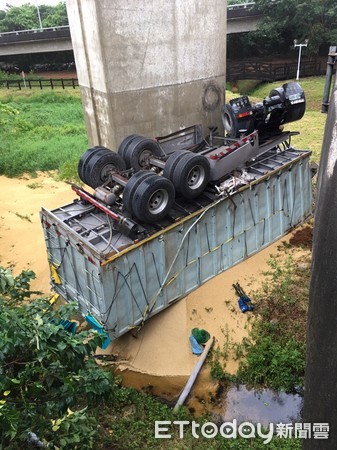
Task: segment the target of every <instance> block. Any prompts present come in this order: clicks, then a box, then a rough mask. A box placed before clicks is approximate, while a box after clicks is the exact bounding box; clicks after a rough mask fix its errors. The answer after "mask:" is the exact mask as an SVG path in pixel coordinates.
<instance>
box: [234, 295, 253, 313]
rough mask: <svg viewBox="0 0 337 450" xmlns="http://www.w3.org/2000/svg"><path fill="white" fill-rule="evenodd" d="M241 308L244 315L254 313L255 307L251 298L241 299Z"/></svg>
mask: <svg viewBox="0 0 337 450" xmlns="http://www.w3.org/2000/svg"><path fill="white" fill-rule="evenodd" d="M238 303H239V308H240V309H241V311H242V312H243V313H245V312H247V311H253V309H254V306H253V305H252V304H251V300H250V298H249V297H240V298H239V300H238Z"/></svg>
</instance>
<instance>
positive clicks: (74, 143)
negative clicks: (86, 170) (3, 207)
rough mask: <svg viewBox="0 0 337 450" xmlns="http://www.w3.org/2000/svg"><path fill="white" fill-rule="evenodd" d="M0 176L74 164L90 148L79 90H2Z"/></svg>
mask: <svg viewBox="0 0 337 450" xmlns="http://www.w3.org/2000/svg"><path fill="white" fill-rule="evenodd" d="M0 125H2V130H1V147H0V173H1V174H4V175H7V176H10V177H14V176H19V175H21V174H22V173H24V172H29V173H34V172H35V171H38V170H41V171H48V170H55V169H59V170H60V171H61V173H62V172H63V171H64V168H65V167H66V168H67V167H69V165H73V166H74V167H76V165H77V162H78V159H79V158H80V156H81V155H82V153H83V152H84V151H85V150H86V148H87V147H88V140H87V135H86V130H85V125H84V118H83V110H82V104H81V100H80V95H79V92H78V91H63V90H62V91H61V90H54V91H44V92H36V91H29V92H22V91H19V92H17V91H14V92H12V91H3V90H1V91H0Z"/></svg>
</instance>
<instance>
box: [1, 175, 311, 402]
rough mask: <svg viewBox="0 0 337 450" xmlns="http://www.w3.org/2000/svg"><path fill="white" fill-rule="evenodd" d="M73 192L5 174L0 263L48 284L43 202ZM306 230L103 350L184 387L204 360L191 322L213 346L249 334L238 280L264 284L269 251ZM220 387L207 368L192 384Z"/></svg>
mask: <svg viewBox="0 0 337 450" xmlns="http://www.w3.org/2000/svg"><path fill="white" fill-rule="evenodd" d="M74 198H75V194H74V193H73V191H72V190H71V188H70V186H69V185H67V184H66V183H63V182H57V181H55V179H54V178H53V177H51V176H48V175H46V174H39V175H38V177H37V178H30V177H28V176H24V177H22V178H20V179H14V178H13V179H10V178H6V177H3V176H1V177H0V230H1V234H0V236H1V237H0V264H1V265H2V266H4V267H8V266H12V267H13V270H14V273H15V274H17V273H19V272H20V271H21V270H22V269H27V268H29V269H32V270H34V271H35V273H36V275H37V278H36V280H34V282H33V283H32V288H33V289H34V290H41V291H43V292H44V293H48V292H50V286H49V268H48V263H47V254H46V250H45V244H44V238H43V232H42V227H41V224H40V218H39V211H40V209H41V207H42V206H44V207H46V208H48V209H53V208H56V207H59V206H61V205H64V204H66V203H68V202H70V201H72V200H73V199H74ZM304 230H305V231H304V232H301V231H298V230H297V231H295V233H291V234H289V235H288V236H286V237H285V238H282V239H281V240H280V241H278V242H276V243H274V244H273V245H271V246H269V247H267V248H265V249H264V250H262V251H260V252H259V253H258V254H256V255H254V256H252V257H251V258H249V259H248V260H246V261H244V262H242V263H240V264H238V265H237V266H235V267H232V268H231V269H229V270H227V271H226V272H224V273H222V274H220V275H218V276H216V277H215V278H213V279H212V280H210V281H208V282H207V283H206V284H204V285H203V286H202V287H200V288H199V289H198V290H196V291H194V292H192V293H191V294H189V295H188V296H187V297H186V298H184V299H183V300H181V301H179V302H177V303H176V304H175V305H173V306H171V307H170V308H168V309H166V310H165V311H163V312H161V313H160V314H158V315H157V316H155V317H153V318H152V319H150V320H149V321H148V322H146V324H145V326H144V327H143V329H142V330H141V331H140V332H139V334H138V335H137V336H132V335H131V334H127V335H124V336H122V337H121V338H119V339H118V340H116V341H115V342H114V343H113V344H111V345H110V347H109V348H108V349H107V350H106V351H105V352H104V353H107V354H109V355H111V354H113V355H114V356H115V357H116V358H117V359H118V361H119V362H118V364H117V366H116V363H114V365H115V367H117V368H118V372H119V373H120V374H121V375H122V377H123V382H124V384H125V385H132V386H135V387H137V388H140V389H143V390H145V391H149V392H151V393H154V394H156V395H161V396H166V397H167V398H170V399H172V398H173V397H175V396H177V395H178V394H179V392H180V391H181V389H182V387H183V386H184V384H185V383H186V381H187V379H188V377H189V375H190V374H191V372H192V370H193V367H194V365H195V364H196V362H197V360H198V358H197V356H194V355H192V353H191V349H190V343H189V336H190V334H191V329H192V328H194V327H198V328H204V329H206V330H207V331H208V332H209V333H210V334H211V335H212V336H214V337H215V339H216V343H215V347H217V346H220V348H221V347H222V345H223V343H224V340H225V335H226V333H228V335H229V336H230V340H231V341H233V342H241V340H242V338H243V337H244V336H247V334H248V324H249V317H250V313H246V314H243V313H242V312H241V311H240V310H239V308H238V304H237V296H236V294H235V292H234V290H233V288H232V284H233V283H236V282H239V283H240V285H241V286H242V287H243V288H244V289H245V290H246V292H247V294H248V295H249V293H250V292H252V291H253V290H254V289H256V288H258V287H259V285H260V283H261V279H262V277H263V275H262V272H263V271H265V270H267V268H268V265H267V261H268V259H269V256H270V255H271V254H276V253H277V252H278V247H279V246H280V243H281V242H282V241H289V239H290V240H295V241H296V244H297V245H302V246H303V244H304V241H305V242H307V241H306V239H307V238H308V237H309V238H310V231H309V230H308V229H306V228H305V227H304ZM301 233H302V235H303V236H302V235H301ZM302 238H303V239H304V241H303V242H301V239H302ZM252 300H253V301H254V299H252ZM102 353H103V351H102ZM236 369H237V362H236V361H235V360H234V358H230V359H229V361H228V363H227V370H228V372H230V373H235V372H236ZM215 389H216V383H214V382H213V381H212V380H211V378H210V377H209V372H208V370H207V369H206V370H203V372H202V374H201V376H200V377H199V378H198V382H197V384H196V386H195V389H194V393H195V397H198V395H199V396H200V395H204V394H205V392H209V393H210V394H209V395H211V393H212V392H214V390H215ZM198 392H199V394H198ZM191 402H192V403H191ZM191 404H192V406H191V408H193V409H196V408H195V406H193V399H192V400H191V401H190V405H191ZM199 404H200V402H199Z"/></svg>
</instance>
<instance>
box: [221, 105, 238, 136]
mask: <svg viewBox="0 0 337 450" xmlns="http://www.w3.org/2000/svg"><path fill="white" fill-rule="evenodd" d="M221 119H222V125H223V126H224V129H225V132H226V135H227V136H228V137H230V138H236V137H239V128H240V127H239V122H238V119H237V118H236V117H235V113H234V111H233V109H232V107H231V105H229V104H226V105H223V107H222V109H221Z"/></svg>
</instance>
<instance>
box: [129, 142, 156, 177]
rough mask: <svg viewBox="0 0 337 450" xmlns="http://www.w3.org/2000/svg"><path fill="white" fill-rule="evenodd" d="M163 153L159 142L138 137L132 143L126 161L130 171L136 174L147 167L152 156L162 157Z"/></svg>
mask: <svg viewBox="0 0 337 450" xmlns="http://www.w3.org/2000/svg"><path fill="white" fill-rule="evenodd" d="M161 154H162V152H161V149H160V147H159V144H158V142H157V141H154V140H153V139H148V138H145V137H143V136H139V137H136V138H135V139H133V140H132V141H131V142H130V145H129V146H128V148H127V150H126V152H125V153H124V155H125V156H124V160H125V162H126V166H127V168H128V169H131V168H132V169H134V170H135V171H136V172H138V171H139V170H142V169H144V168H146V167H147V161H148V159H149V158H150V157H151V156H161Z"/></svg>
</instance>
